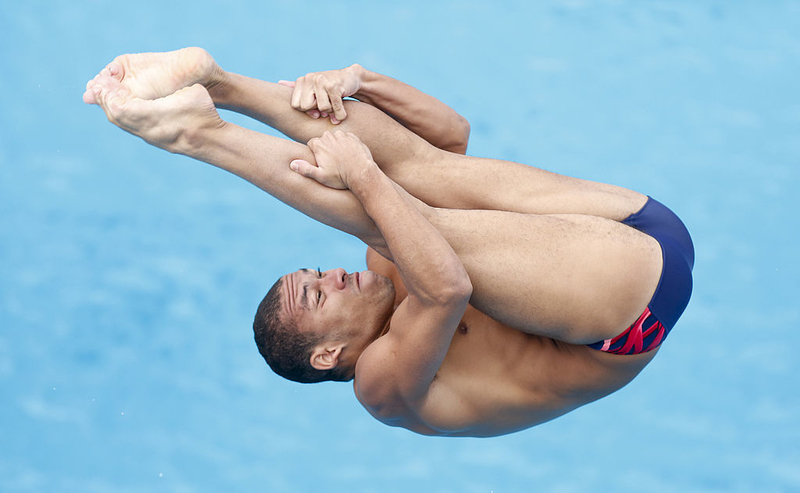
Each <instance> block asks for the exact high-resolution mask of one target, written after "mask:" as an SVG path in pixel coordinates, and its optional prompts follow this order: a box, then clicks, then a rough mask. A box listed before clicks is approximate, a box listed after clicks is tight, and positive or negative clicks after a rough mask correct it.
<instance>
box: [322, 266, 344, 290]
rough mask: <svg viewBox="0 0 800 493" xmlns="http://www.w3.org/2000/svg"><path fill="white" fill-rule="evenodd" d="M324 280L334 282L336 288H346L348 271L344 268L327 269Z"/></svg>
mask: <svg viewBox="0 0 800 493" xmlns="http://www.w3.org/2000/svg"><path fill="white" fill-rule="evenodd" d="M322 280H323V281H325V282H329V283H331V284H333V287H335V288H336V289H344V288H345V287H347V271H346V270H344V269H342V268H339V269H333V270H329V271H326V272H325V273H324V274H323V276H322Z"/></svg>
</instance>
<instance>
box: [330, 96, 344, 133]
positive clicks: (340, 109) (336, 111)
mask: <svg viewBox="0 0 800 493" xmlns="http://www.w3.org/2000/svg"><path fill="white" fill-rule="evenodd" d="M331 107H332V108H333V115H331V123H333V124H334V125H338V124H339V122H341V121H342V120H344V119H345V118H347V112H346V111H345V110H344V102H343V101H342V97H341V95H339V93H336V92H334V93H333V94H332V95H331Z"/></svg>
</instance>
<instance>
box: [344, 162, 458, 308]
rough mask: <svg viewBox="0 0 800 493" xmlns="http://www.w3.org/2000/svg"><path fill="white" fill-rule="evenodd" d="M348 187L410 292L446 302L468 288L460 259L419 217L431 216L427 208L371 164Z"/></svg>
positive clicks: (429, 225)
mask: <svg viewBox="0 0 800 493" xmlns="http://www.w3.org/2000/svg"><path fill="white" fill-rule="evenodd" d="M349 186H350V189H351V190H352V192H353V194H354V195H355V196H356V197H357V198H358V200H359V201H360V203H361V204H362V206H363V207H364V210H365V211H366V213H367V214H368V215H369V216H370V217H371V218H372V220H373V222H374V224H375V225H376V226H377V228H378V230H379V231H380V233H381V237H382V238H383V239H384V241H385V242H386V246H387V248H388V249H389V251H390V252H391V258H392V259H393V262H394V263H395V265H396V266H397V268H398V272H399V273H400V276H401V277H402V279H403V282H404V283H405V285H406V287H407V288H408V291H409V293H410V294H415V295H417V297H418V298H420V299H426V300H429V301H432V302H435V303H447V302H449V301H451V299H456V298H459V297H463V296H464V293H465V292H467V291H470V290H471V285H470V283H469V276H468V275H467V272H466V270H465V269H464V266H463V264H462V263H461V260H460V259H459V258H458V256H457V255H456V253H455V252H454V251H453V249H452V247H451V246H450V244H449V243H448V242H447V241H446V240H445V239H444V237H443V236H442V235H441V234H440V233H439V231H437V230H436V228H435V227H434V226H433V225H432V224H431V223H430V222H429V221H428V220H427V219H426V217H425V214H426V212H432V209H431V208H430V207H428V206H426V205H425V204H423V203H422V202H421V201H419V200H417V199H416V198H414V197H412V196H411V195H409V194H408V193H407V192H405V191H404V190H403V189H402V188H401V187H399V186H398V185H397V184H395V183H394V182H393V181H392V180H391V179H390V178H389V177H388V176H386V175H385V174H384V173H383V172H382V171H381V170H380V169H379V168H378V166H377V165H375V164H374V163H372V165H371V166H366V167H365V168H364V169H363V171H362V172H361V173H359V175H358V177H357V179H355V180H351V181H350V184H349ZM468 296H469V295H468V294H467V298H468Z"/></svg>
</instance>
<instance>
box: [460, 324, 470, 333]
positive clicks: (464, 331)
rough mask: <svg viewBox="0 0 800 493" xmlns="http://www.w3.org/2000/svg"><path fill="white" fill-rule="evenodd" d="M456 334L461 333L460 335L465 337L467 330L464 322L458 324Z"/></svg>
mask: <svg viewBox="0 0 800 493" xmlns="http://www.w3.org/2000/svg"><path fill="white" fill-rule="evenodd" d="M458 332H459V333H461V334H464V335H466V333H467V332H469V329H468V328H467V324H465V323H464V322H461V323H459V324H458Z"/></svg>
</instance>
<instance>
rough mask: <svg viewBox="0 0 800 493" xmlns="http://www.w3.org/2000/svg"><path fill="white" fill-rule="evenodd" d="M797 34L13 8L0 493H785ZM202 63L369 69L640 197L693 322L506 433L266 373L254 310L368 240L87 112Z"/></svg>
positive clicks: (695, 14) (3, 218)
mask: <svg viewBox="0 0 800 493" xmlns="http://www.w3.org/2000/svg"><path fill="white" fill-rule="evenodd" d="M798 33H800V3H798V2H796V1H774V2H755V1H746V2H726V1H710V0H709V1H697V2H689V1H675V2H633V1H622V0H620V1H607V2H585V1H580V0H563V1H547V2H540V3H537V4H535V5H531V4H528V3H527V2H522V1H519V2H502V1H501V2H493V3H492V4H491V5H490V4H489V3H488V2H486V3H483V2H470V1H459V2H455V1H446V2H421V1H406V2H402V4H394V3H389V2H386V3H380V2H365V1H355V2H324V3H323V2H288V1H267V2H255V1H251V2H243V1H237V0H230V1H227V2H207V1H200V2H164V1H160V2H154V1H150V0H144V1H139V2H135V3H133V4H127V3H119V2H104V1H86V2H67V1H47V2H45V1H32V2H27V3H23V2H2V3H0V61H2V70H0V94H2V95H3V98H2V103H0V104H2V111H0V128H1V129H2V132H0V143H2V145H0V399H2V405H0V491H2V492H62V491H63V492H72V491H76V492H77V491H80V492H138V491H151V492H160V491H164V492H210V491H269V492H284V491H285V492H304V491H312V490H316V489H318V488H325V489H326V490H327V491H359V492H361V491H363V492H408V491H425V492H484V493H488V492H497V493H500V492H518V491H520V492H523V491H551V492H572V491H576V492H583V491H620V492H639V491H648V492H673V491H686V492H750V491H760V492H783V491H800V468H798V467H797V466H798V464H800V447H798V443H800V423H799V422H798V416H800V392H799V391H798V388H799V387H800V386H799V385H798V380H797V377H796V373H797V372H798V370H800V364H798V358H797V356H796V351H797V350H796V347H797V346H798V345H800V336H799V335H798V328H799V327H800V308H798V305H799V304H798V302H797V296H798V294H799V293H798V291H799V290H798V287H800V284H799V283H798V277H799V276H800V269H799V268H798V262H797V260H796V258H795V255H796V253H797V251H798V247H800V241H798V236H797V229H798V226H800V224H798V220H797V210H798V208H797V205H796V203H795V202H793V200H794V199H792V197H793V196H794V195H795V193H796V190H797V189H798V185H799V183H798V177H799V176H800V173H799V172H798V170H797V166H798V162H800V100H799V99H798V89H797V88H798V82H797V81H798V76H799V75H800V35H799V34H798ZM188 45H199V46H203V47H205V48H207V49H208V50H209V51H210V52H211V53H212V54H213V55H214V56H215V57H216V58H217V60H218V61H219V62H220V64H221V65H222V66H223V67H224V68H226V69H229V70H233V71H237V72H240V73H244V74H247V75H252V76H256V77H260V78H265V79H269V80H277V79H279V78H294V77H297V76H299V75H302V74H305V73H306V72H308V71H315V70H323V69H332V68H340V67H343V66H345V65H348V64H350V63H353V62H359V63H361V64H363V65H365V66H367V67H368V68H371V69H374V70H377V71H380V72H383V73H386V74H389V75H392V76H395V77H397V78H399V79H402V80H404V81H407V82H409V83H411V84H413V85H416V86H418V87H420V88H421V89H423V90H425V91H427V92H429V93H432V94H434V95H435V96H437V97H439V98H440V99H442V100H444V101H445V102H447V103H449V104H451V105H452V106H454V107H455V108H456V109H457V110H458V111H460V112H461V113H462V114H463V115H465V116H466V117H467V118H468V119H469V120H470V122H471V123H472V129H473V133H472V141H471V145H470V154H473V155H479V156H489V157H498V158H504V159H510V160H516V161H520V162H524V163H529V164H533V165H537V166H541V167H544V168H547V169H552V170H554V171H558V172H561V173H565V174H570V175H576V176H580V177H584V178H590V179H596V180H600V181H605V182H610V183H615V184H618V185H623V186H628V187H630V188H634V189H636V190H640V191H643V192H645V193H648V194H650V195H653V196H654V197H656V198H658V199H659V200H661V201H663V202H665V203H666V204H668V205H669V206H670V207H672V208H673V209H674V210H675V211H676V212H678V214H679V215H681V216H682V217H683V219H684V220H685V222H686V223H687V224H688V226H689V228H690V230H691V231H692V233H693V235H694V239H695V244H696V248H697V264H696V269H695V275H696V280H695V294H694V299H693V301H692V303H691V304H690V306H689V308H688V310H687V312H686V314H685V315H684V317H683V319H682V320H681V322H680V323H679V324H678V326H677V328H676V329H675V331H673V333H672V335H671V336H670V338H669V340H668V341H667V343H666V344H665V345H664V347H663V348H662V350H661V352H660V354H659V355H658V357H657V358H656V359H655V360H654V361H653V363H652V364H651V365H650V366H649V367H648V368H647V369H646V370H645V371H644V372H643V373H642V374H641V375H640V376H639V377H638V378H637V379H636V380H635V381H634V382H633V383H631V384H630V385H629V386H628V387H626V388H625V389H623V390H621V391H620V392H618V393H617V394H614V395H612V396H610V397H608V398H606V399H604V400H602V401H600V402H597V403H595V404H592V405H589V406H586V407H584V408H582V409H580V410H578V411H575V412H573V413H571V414H569V415H567V416H565V417H563V418H560V419H558V420H556V421H553V422H551V423H548V424H545V425H543V426H540V427H537V428H534V429H531V430H528V431H525V432H522V433H517V434H515V435H510V436H507V437H501V438H495V439H484V440H478V439H436V438H426V437H420V436H415V435H413V434H411V433H410V432H407V431H404V430H398V429H392V428H388V427H386V426H383V425H381V424H380V423H378V422H377V421H375V420H373V419H372V418H371V417H370V416H369V415H368V414H367V413H366V412H365V411H364V410H362V409H361V408H360V406H359V405H358V403H357V402H356V400H355V399H354V397H353V396H352V390H351V388H350V387H349V386H348V385H341V384H338V385H337V384H324V385H318V386H300V385H295V384H291V383H288V382H284V381H282V380H280V379H278V378H277V377H275V376H273V375H272V374H271V373H270V372H269V370H268V368H267V367H266V365H265V364H264V363H263V361H262V360H261V358H260V356H259V355H258V353H257V351H256V349H255V345H254V343H253V341H252V335H251V334H252V332H251V328H250V325H251V322H252V316H253V313H254V311H255V307H256V306H257V304H258V302H259V301H260V299H261V297H262V296H263V294H264V292H265V291H266V289H267V288H268V287H269V285H271V283H272V282H273V280H274V279H275V278H276V277H277V276H278V275H280V274H282V273H284V272H286V271H288V270H292V269H295V268H298V267H302V266H310V267H316V266H317V265H321V266H322V267H323V268H332V267H336V266H342V267H345V268H346V269H348V270H349V269H361V268H363V247H362V246H361V245H360V244H359V243H358V242H357V241H356V240H354V239H351V238H349V237H345V236H343V235H341V234H339V233H337V232H335V231H333V230H331V229H328V228H326V227H323V226H319V225H317V224H315V223H314V222H313V221H310V220H307V219H306V218H304V217H303V216H301V215H299V214H298V213H296V212H294V211H292V210H290V209H288V208H287V207H285V206H283V205H281V204H279V203H278V202H276V201H275V200H273V199H272V198H270V197H268V196H267V195H265V194H263V193H262V192H260V191H259V190H257V189H255V188H254V187H252V186H250V185H249V184H247V183H246V182H244V181H241V180H239V179H238V178H235V177H233V176H230V175H227V174H225V173H224V172H221V171H219V170H217V169H214V168H211V167H210V166H207V165H204V164H201V163H197V162H193V161H191V160H189V159H186V158H183V157H178V156H173V155H170V154H167V153H165V152H163V151H159V150H156V149H153V148H150V147H149V146H147V145H145V144H144V143H143V142H141V141H139V140H138V139H135V138H133V137H131V136H129V135H127V134H125V133H124V132H122V131H120V130H119V129H117V128H115V127H113V126H112V125H110V124H109V123H108V122H107V121H106V120H105V118H104V117H103V116H102V114H101V112H100V110H99V109H97V108H96V107H90V106H86V105H84V104H83V103H82V101H81V94H82V92H83V87H84V84H85V82H86V81H87V80H88V79H89V78H91V77H93V76H94V74H95V73H96V72H97V71H98V70H99V69H100V68H102V67H103V66H104V65H105V64H106V63H107V62H108V61H110V60H111V59H112V58H113V57H114V56H115V55H117V54H120V53H126V52H140V51H164V50H171V49H176V48H179V47H182V46H188ZM223 117H224V118H228V119H232V120H233V121H236V122H237V123H245V124H247V125H248V126H250V127H251V128H255V129H259V130H263V131H267V130H265V129H264V128H263V127H262V126H260V125H259V124H257V123H255V122H247V121H246V120H245V119H243V118H237V117H234V116H231V115H230V114H223Z"/></svg>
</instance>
